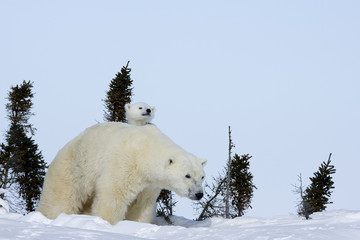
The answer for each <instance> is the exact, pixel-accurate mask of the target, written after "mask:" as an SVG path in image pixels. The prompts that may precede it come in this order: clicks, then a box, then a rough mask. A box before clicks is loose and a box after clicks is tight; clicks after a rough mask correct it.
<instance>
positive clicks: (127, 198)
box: [91, 181, 143, 225]
mask: <svg viewBox="0 0 360 240" xmlns="http://www.w3.org/2000/svg"><path fill="white" fill-rule="evenodd" d="M116 183H117V184H116ZM126 183H127V184H126ZM99 185H101V187H100V186H99V187H97V190H96V194H95V199H94V203H93V205H92V208H91V214H92V215H95V216H99V217H101V218H103V219H104V220H106V221H108V222H109V223H111V224H112V225H114V224H116V223H117V222H119V221H122V220H124V219H125V215H126V212H127V210H128V207H129V206H130V204H131V203H132V202H134V200H135V198H136V196H137V195H138V194H139V192H141V191H142V190H143V186H141V185H140V184H136V182H132V184H129V183H128V182H126V181H124V182H122V184H121V183H120V182H112V183H111V182H110V183H109V182H107V184H99Z"/></svg>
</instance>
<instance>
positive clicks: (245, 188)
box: [229, 154, 256, 218]
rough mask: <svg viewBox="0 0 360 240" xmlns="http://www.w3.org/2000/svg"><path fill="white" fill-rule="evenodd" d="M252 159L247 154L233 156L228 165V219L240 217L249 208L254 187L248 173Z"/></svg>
mask: <svg viewBox="0 0 360 240" xmlns="http://www.w3.org/2000/svg"><path fill="white" fill-rule="evenodd" d="M251 158H252V156H250V155H249V154H245V155H242V156H241V157H240V156H239V155H238V154H235V155H234V157H233V158H232V161H231V165H230V168H231V170H230V186H229V187H230V200H231V208H230V209H231V210H230V217H231V218H235V217H240V216H242V215H244V213H245V210H246V209H248V208H252V207H251V199H252V197H253V195H254V189H256V186H255V185H254V184H253V175H252V173H251V172H250V171H249V168H250V162H249V160H250V159H251Z"/></svg>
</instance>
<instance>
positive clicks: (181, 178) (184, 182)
mask: <svg viewBox="0 0 360 240" xmlns="http://www.w3.org/2000/svg"><path fill="white" fill-rule="evenodd" d="M205 164H206V160H205V159H198V158H196V157H195V156H192V155H190V154H185V155H184V154H179V155H174V156H171V157H169V159H167V162H166V170H165V171H166V172H167V180H168V182H167V185H168V189H169V190H172V191H174V192H176V193H177V194H178V195H179V196H181V197H187V198H190V199H191V200H200V199H201V198H202V197H203V195H204V191H203V186H202V185H203V182H204V179H205V172H204V169H203V168H204V166H205Z"/></svg>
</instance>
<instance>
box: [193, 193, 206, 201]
mask: <svg viewBox="0 0 360 240" xmlns="http://www.w3.org/2000/svg"><path fill="white" fill-rule="evenodd" d="M195 196H196V198H197V200H200V199H201V198H202V197H203V196H204V194H203V193H202V192H199V193H196V194H195Z"/></svg>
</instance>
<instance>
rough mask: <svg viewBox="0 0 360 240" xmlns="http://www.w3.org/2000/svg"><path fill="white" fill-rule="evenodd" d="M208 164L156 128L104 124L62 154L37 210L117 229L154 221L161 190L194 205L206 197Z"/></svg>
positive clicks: (46, 184)
mask: <svg viewBox="0 0 360 240" xmlns="http://www.w3.org/2000/svg"><path fill="white" fill-rule="evenodd" d="M205 164H206V160H204V159H198V158H196V157H195V156H194V155H192V154H190V153H188V152H186V151H185V150H183V149H182V148H180V147H179V146H178V145H176V144H175V143H173V142H172V141H171V140H170V139H169V138H168V137H167V136H165V135H164V134H163V133H161V132H160V130H159V129H158V128H157V127H156V126H155V125H145V126H141V127H139V126H133V125H129V124H126V123H115V122H113V123H102V124H98V125H95V126H93V127H90V128H88V129H86V130H85V131H84V132H82V133H81V134H80V135H79V136H77V137H76V138H75V139H73V140H71V141H70V142H69V143H68V144H66V145H65V146H64V147H63V148H62V149H61V150H60V151H59V153H58V154H57V156H56V157H55V159H54V160H53V162H52V163H51V165H50V167H49V169H48V172H47V174H46V178H45V182H44V187H43V192H42V195H41V199H40V203H39V206H38V208H37V210H38V211H40V212H41V213H43V214H44V215H45V216H47V217H48V218H51V219H54V218H56V217H57V216H58V215H59V214H60V213H62V212H63V213H67V214H81V213H84V214H91V215H96V216H101V217H102V218H103V219H105V220H107V221H109V222H110V223H111V224H115V223H117V222H118V221H121V220H124V219H127V220H133V221H140V222H151V221H152V220H153V218H154V214H155V206H156V199H157V197H158V196H159V193H160V190H161V189H169V190H172V191H174V192H176V193H177V194H178V195H180V196H183V197H188V198H190V199H193V200H196V199H198V198H199V196H201V195H202V192H203V189H202V183H203V178H204V170H203V166H204V165H205ZM186 175H189V176H190V178H189V176H188V177H186Z"/></svg>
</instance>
